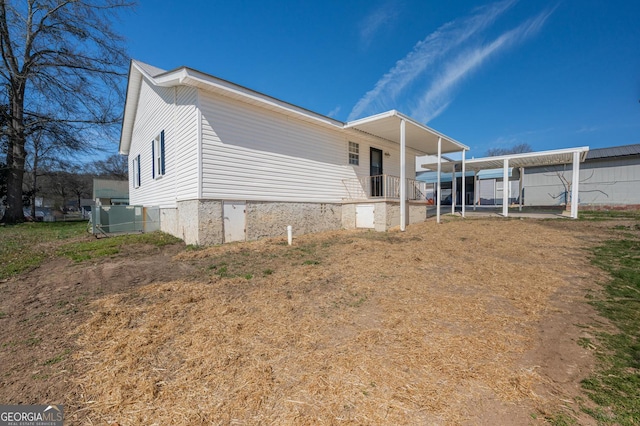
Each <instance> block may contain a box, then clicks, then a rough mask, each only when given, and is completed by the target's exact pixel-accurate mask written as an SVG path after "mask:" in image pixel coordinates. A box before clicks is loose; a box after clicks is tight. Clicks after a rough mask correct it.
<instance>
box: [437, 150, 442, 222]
mask: <svg viewBox="0 0 640 426" xmlns="http://www.w3.org/2000/svg"><path fill="white" fill-rule="evenodd" d="M441 172H442V138H438V191H437V192H436V223H440V186H441V185H440V173H441Z"/></svg>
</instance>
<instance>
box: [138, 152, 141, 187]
mask: <svg viewBox="0 0 640 426" xmlns="http://www.w3.org/2000/svg"><path fill="white" fill-rule="evenodd" d="M140 182H141V178H140V154H138V186H140Z"/></svg>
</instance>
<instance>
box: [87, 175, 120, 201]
mask: <svg viewBox="0 0 640 426" xmlns="http://www.w3.org/2000/svg"><path fill="white" fill-rule="evenodd" d="M93 200H94V202H95V204H94V205H96V206H121V205H127V204H129V181H126V180H114V179H98V178H94V179H93ZM91 205H92V204H88V205H87V206H88V207H90V206H91ZM83 207H84V206H83Z"/></svg>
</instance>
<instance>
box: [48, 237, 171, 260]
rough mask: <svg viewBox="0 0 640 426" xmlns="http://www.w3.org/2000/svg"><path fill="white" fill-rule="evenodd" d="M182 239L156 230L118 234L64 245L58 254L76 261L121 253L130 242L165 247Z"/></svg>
mask: <svg viewBox="0 0 640 426" xmlns="http://www.w3.org/2000/svg"><path fill="white" fill-rule="evenodd" d="M180 241H181V240H180V239H178V238H176V237H173V236H171V235H169V234H165V233H164V232H160V231H156V232H150V233H148V234H129V235H118V236H115V237H109V238H100V239H91V240H86V241H78V242H73V243H67V244H64V245H62V247H60V248H59V249H58V254H59V255H61V256H65V257H68V258H69V259H71V260H73V261H75V262H82V261H85V260H90V259H96V258H101V257H109V256H113V255H115V254H118V253H120V250H121V249H122V247H124V246H126V245H130V244H148V245H153V246H156V247H163V246H166V245H170V244H176V243H178V242H180Z"/></svg>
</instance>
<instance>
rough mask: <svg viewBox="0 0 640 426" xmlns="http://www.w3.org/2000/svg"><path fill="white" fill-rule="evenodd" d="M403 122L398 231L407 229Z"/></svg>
mask: <svg viewBox="0 0 640 426" xmlns="http://www.w3.org/2000/svg"><path fill="white" fill-rule="evenodd" d="M405 151H406V141H405V121H404V119H403V120H400V230H401V231H404V230H405V229H406V228H407V164H406V163H407V159H406V152H405Z"/></svg>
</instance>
